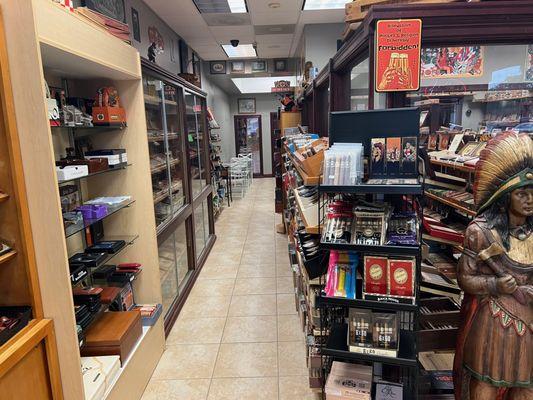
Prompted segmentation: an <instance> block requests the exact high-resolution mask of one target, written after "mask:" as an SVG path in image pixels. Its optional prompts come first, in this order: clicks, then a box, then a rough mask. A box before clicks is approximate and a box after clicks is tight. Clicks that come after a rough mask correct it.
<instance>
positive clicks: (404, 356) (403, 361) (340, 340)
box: [322, 324, 418, 368]
mask: <svg viewBox="0 0 533 400" xmlns="http://www.w3.org/2000/svg"><path fill="white" fill-rule="evenodd" d="M347 337H348V325H346V324H336V325H333V326H332V327H331V331H330V335H329V337H328V340H327V342H326V345H325V346H324V347H323V348H322V355H324V356H329V357H332V358H334V359H335V358H336V359H342V360H351V361H359V362H379V363H383V364H388V365H398V366H403V367H410V368H417V367H418V359H417V353H416V345H415V343H416V335H415V333H414V332H412V331H404V330H400V340H399V345H400V347H399V350H398V357H388V356H383V355H377V354H363V353H357V352H353V351H350V350H349V347H348V344H347ZM372 350H373V349H372V348H369V350H368V351H369V352H372Z"/></svg>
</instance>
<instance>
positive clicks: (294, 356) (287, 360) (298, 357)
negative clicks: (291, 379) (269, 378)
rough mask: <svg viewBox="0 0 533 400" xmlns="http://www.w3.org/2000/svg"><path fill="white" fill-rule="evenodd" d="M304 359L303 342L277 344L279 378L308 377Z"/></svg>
mask: <svg viewBox="0 0 533 400" xmlns="http://www.w3.org/2000/svg"><path fill="white" fill-rule="evenodd" d="M306 357H307V355H306V349H305V344H304V342H303V341H298V342H279V343H278V365H279V376H293V375H296V376H309V370H308V369H307V361H306Z"/></svg>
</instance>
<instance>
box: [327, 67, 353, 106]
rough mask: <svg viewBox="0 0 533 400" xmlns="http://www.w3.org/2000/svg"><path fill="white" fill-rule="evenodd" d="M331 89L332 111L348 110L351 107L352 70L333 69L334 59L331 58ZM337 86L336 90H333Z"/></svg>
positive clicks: (330, 101)
mask: <svg viewBox="0 0 533 400" xmlns="http://www.w3.org/2000/svg"><path fill="white" fill-rule="evenodd" d="M329 68H330V72H329V73H330V78H329V81H330V91H329V109H330V112H331V111H348V110H350V108H351V104H350V103H351V79H350V76H351V71H339V72H335V71H333V59H330V60H329ZM333 88H335V90H333Z"/></svg>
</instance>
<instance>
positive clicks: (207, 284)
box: [191, 279, 235, 297]
mask: <svg viewBox="0 0 533 400" xmlns="http://www.w3.org/2000/svg"><path fill="white" fill-rule="evenodd" d="M234 286H235V279H203V280H197V281H196V282H195V283H194V287H193V288H192V290H191V296H203V297H208V296H231V294H232V292H233V287H234Z"/></svg>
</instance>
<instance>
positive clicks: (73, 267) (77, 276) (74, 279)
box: [69, 262, 89, 285]
mask: <svg viewBox="0 0 533 400" xmlns="http://www.w3.org/2000/svg"><path fill="white" fill-rule="evenodd" d="M69 269H70V282H71V283H72V284H73V285H75V284H76V283H78V282H79V281H81V280H82V279H84V278H85V277H86V276H87V275H88V274H89V272H88V271H87V267H86V266H85V264H82V263H76V262H71V263H69Z"/></svg>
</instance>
